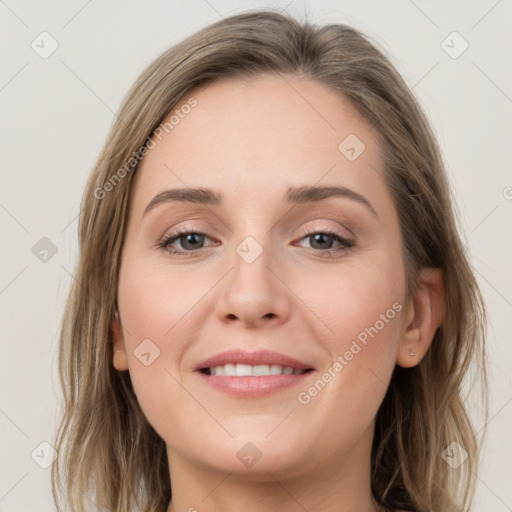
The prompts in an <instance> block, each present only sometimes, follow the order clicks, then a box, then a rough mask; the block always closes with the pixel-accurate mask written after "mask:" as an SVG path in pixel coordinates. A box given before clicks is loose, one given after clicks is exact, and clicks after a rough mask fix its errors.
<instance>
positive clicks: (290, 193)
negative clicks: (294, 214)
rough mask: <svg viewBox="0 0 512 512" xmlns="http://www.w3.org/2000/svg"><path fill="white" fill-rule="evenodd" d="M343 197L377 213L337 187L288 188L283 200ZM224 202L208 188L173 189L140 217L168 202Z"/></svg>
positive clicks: (158, 197)
mask: <svg viewBox="0 0 512 512" xmlns="http://www.w3.org/2000/svg"><path fill="white" fill-rule="evenodd" d="M334 196H338V197H345V198H347V199H351V200H353V201H357V202H359V203H361V204H363V205H364V206H366V207H367V208H368V209H369V210H370V211H371V212H372V213H373V214H374V215H375V216H377V217H378V215H377V212H376V211H375V209H374V208H373V206H372V205H371V203H370V201H368V199H366V197H364V196H362V195H361V194H359V193H357V192H355V191H353V190H351V189H349V188H346V187H338V186H329V187H306V186H304V187H297V188H293V187H290V188H289V189H288V190H287V191H286V194H285V197H284V200H285V201H286V202H288V203H293V204H303V203H309V202H316V201H322V200H324V199H328V198H329V197H334ZM223 200H224V196H223V195H222V192H220V191H218V190H213V189H210V188H174V189H168V190H164V191H162V192H160V193H159V194H157V195H156V196H155V197H153V199H151V201H150V202H149V204H148V205H147V206H146V208H145V210H144V213H143V214H142V216H143V217H144V215H146V214H147V213H148V212H149V211H150V210H152V209H153V208H155V207H156V206H157V205H159V204H162V203H167V202H170V201H181V202H187V203H197V204H206V205H219V204H221V203H222V201H223Z"/></svg>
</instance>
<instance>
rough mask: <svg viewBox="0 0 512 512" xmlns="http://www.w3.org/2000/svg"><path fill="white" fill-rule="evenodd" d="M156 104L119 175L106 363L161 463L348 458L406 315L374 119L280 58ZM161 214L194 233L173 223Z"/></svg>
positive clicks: (364, 448)
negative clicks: (119, 228) (123, 384)
mask: <svg viewBox="0 0 512 512" xmlns="http://www.w3.org/2000/svg"><path fill="white" fill-rule="evenodd" d="M191 96H192V97H193V98H194V99H195V101H196V102H197V104H195V102H194V101H193V100H191ZM189 100H190V102H189V103H188V104H189V105H192V104H193V105H195V106H193V107H191V108H186V107H185V108H183V105H185V104H187V101H189ZM176 110H177V111H178V113H176V112H175V111H176ZM171 115H174V116H175V117H174V119H173V120H172V122H171V121H170V119H171ZM166 121H170V124H169V125H168V129H167V132H168V133H166V131H165V130H160V131H159V132H158V133H159V137H155V138H154V143H155V144H154V146H153V145H152V149H151V150H149V151H148V153H147V154H146V156H145V157H144V159H143V161H142V162H141V165H140V166H139V169H138V170H137V176H136V179H135V181H134V184H133V186H134V189H133V191H132V193H133V195H132V197H131V204H130V215H129V222H128V226H127V233H126V238H125V243H124V247H123V253H122V262H121V269H120V282H119V290H118V304H119V314H120V319H121V323H122V326H123V332H122V337H121V335H120V334H119V331H117V334H116V336H115V345H116V348H118V349H121V350H122V351H121V352H117V353H116V354H115V356H114V366H115V367H116V368H117V369H118V370H126V369H128V370H129V372H130V377H131V380H132V382H133V386H134V389H135V392H136V394H137V398H138V400H139V402H140V405H141V407H142V409H143V411H144V414H145V415H146V417H147V419H148V421H149V422H150V423H151V425H152V426H153V428H154V429H155V430H156V431H157V432H158V434H159V435H160V436H161V437H162V438H163V439H164V441H165V442H166V444H167V447H168V455H169V460H170V464H171V470H172V464H178V461H182V462H186V463H187V464H197V465H199V466H203V467H204V466H206V467H209V468H215V469H218V470H221V471H223V472H227V471H232V472H238V473H244V472H245V473H249V472H252V473H255V472H256V473H258V472H262V473H263V472H267V471H271V472H272V474H273V475H276V474H278V473H279V474H281V475H288V476H292V475H297V474H300V473H307V472H308V471H309V472H311V471H313V469H315V468H318V467H319V464H322V465H323V466H322V467H324V468H328V467H329V465H330V464H332V467H335V466H336V465H338V466H336V467H339V461H340V460H347V461H351V462H352V466H351V471H354V470H355V469H356V470H357V467H361V466H357V465H358V464H361V461H366V460H367V458H368V457H369V453H370V446H371V439H372V435H373V420H374V417H375V415H376V413H377V410H378V408H379V405H380V404H381V402H382V399H383V397H384V395H385V392H386V389H387V386H388V383H389V380H390V378H391V374H392V372H393V369H394V367H395V364H396V362H397V355H398V354H399V353H400V351H401V350H402V348H401V345H400V342H401V340H402V338H403V335H404V331H405V329H406V324H407V322H406V320H405V317H406V310H405V307H404V308H403V309H402V306H403V304H404V300H405V271H404V261H403V258H402V247H401V236H400V230H399V224H398V218H397V214H396V211H395V207H394V204H393V201H392V198H391V195H390V193H389V191H388V190H387V188H386V186H385V184H384V182H383V178H382V176H383V168H382V163H381V159H380V155H379V145H378V141H377V138H376V132H375V131H373V130H372V128H371V126H370V125H368V124H367V122H365V121H364V120H363V119H362V117H361V116H359V115H358V114H357V112H356V111H355V110H354V109H353V108H352V107H351V105H350V103H349V102H348V101H347V100H346V99H344V98H343V97H341V96H340V95H339V94H337V93H335V92H333V91H331V90H329V89H327V88H326V87H325V86H323V85H320V84H319V83H316V82H312V81H310V80H301V79H299V78H297V77H295V76H293V75H282V76H280V75H261V76H258V77H256V78H251V79H248V80H242V79H236V80H230V81H221V82H217V83H214V84H211V85H208V86H205V87H201V88H199V89H196V90H194V91H193V92H192V93H191V95H189V96H187V98H186V99H184V100H183V101H182V102H181V103H180V105H178V106H177V107H176V109H174V110H173V112H172V113H171V114H169V116H168V117H167V119H166ZM169 126H172V129H169ZM316 187H319V188H323V187H339V189H337V190H338V192H337V193H329V189H325V190H323V191H322V190H318V191H316V192H314V191H312V190H309V189H310V188H316ZM199 188H200V189H209V190H211V191H212V194H215V195H217V196H222V197H221V198H219V200H218V201H207V200H206V199H207V198H208V197H209V196H208V194H198V193H194V191H195V190H196V189H199ZM178 189H179V190H180V191H182V192H181V194H182V195H181V199H180V198H179V197H176V196H175V198H174V199H170V198H169V197H170V196H168V198H167V199H168V200H164V201H157V202H153V205H152V207H150V208H149V209H148V205H149V204H150V203H151V202H152V201H153V199H154V198H155V197H157V196H159V194H162V193H163V192H164V191H173V190H174V191H176V190H178ZM330 190H331V192H333V191H334V189H330ZM189 196H191V197H192V198H196V199H201V201H198V200H195V201H190V200H189V201H185V200H183V199H184V198H186V197H189ZM146 210H147V211H146ZM177 230H180V231H183V232H186V233H187V232H188V233H196V234H195V235H193V234H192V235H189V236H186V235H184V236H181V238H179V237H178V238H175V239H174V240H172V237H173V236H174V234H175V232H176V231H177ZM329 233H334V235H331V234H329ZM169 237H171V240H170V241H168V242H167V244H166V245H165V246H164V247H159V244H160V243H161V242H162V243H163V241H164V240H165V239H166V238H169ZM337 237H339V238H337ZM173 251H175V253H173ZM226 351H237V353H236V354H238V356H239V357H238V359H237V358H236V357H235V356H233V355H232V354H231V355H229V354H228V355H226V356H225V357H224V356H223V355H222V354H223V353H224V352H226ZM260 351H265V352H261V353H259V352H260ZM219 354H221V355H220V356H219V357H220V359H217V360H216V361H213V362H208V361H207V360H208V359H210V358H212V357H215V356H218V355H219ZM286 358H288V359H290V358H293V360H288V361H287V360H286ZM226 365H227V366H226ZM210 366H213V367H215V366H219V367H220V368H221V369H220V372H222V373H224V375H221V374H216V375H208V374H207V373H208V370H205V368H206V367H210ZM282 367H290V368H294V370H293V372H294V373H293V374H292V375H289V374H288V373H289V372H290V371H291V370H284V373H285V374H284V375H283V374H282V373H283V370H282ZM305 369H309V370H308V371H306V372H305V373H303V370H305ZM299 370H302V371H299ZM214 371H215V370H213V372H214ZM232 372H234V373H235V374H236V375H238V376H233V375H232ZM268 373H272V375H268ZM246 374H252V376H250V375H246ZM254 374H256V375H254ZM354 465H356V466H354Z"/></svg>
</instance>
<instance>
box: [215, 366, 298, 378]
mask: <svg viewBox="0 0 512 512" xmlns="http://www.w3.org/2000/svg"><path fill="white" fill-rule="evenodd" d="M209 370H210V375H222V376H224V377H253V376H267V375H300V374H302V373H305V371H306V370H297V369H295V368H292V367H291V366H279V365H277V364H273V365H268V364H258V365H256V366H251V365H250V364H225V365H222V366H214V367H212V368H209Z"/></svg>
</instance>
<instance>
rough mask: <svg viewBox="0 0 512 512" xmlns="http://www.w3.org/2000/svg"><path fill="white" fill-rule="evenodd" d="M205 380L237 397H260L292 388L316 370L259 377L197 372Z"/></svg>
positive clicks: (213, 386) (210, 384)
mask: <svg viewBox="0 0 512 512" xmlns="http://www.w3.org/2000/svg"><path fill="white" fill-rule="evenodd" d="M196 373H197V374H198V375H199V377H200V378H201V379H203V381H204V382H205V383H206V384H208V385H209V386H211V387H212V388H214V389H217V390H218V391H222V392H224V393H227V394H228V395H231V396H233V397H237V398H260V397H263V396H268V395H270V394H272V393H276V392H278V391H281V390H284V389H288V388H291V387H293V386H296V385H298V384H300V383H303V382H304V380H305V379H307V378H309V377H310V376H311V375H312V374H313V373H315V372H314V371H309V372H306V373H300V374H297V375H264V376H257V377H224V376H222V375H218V376H217V375H207V374H205V373H203V372H200V371H197V372H196Z"/></svg>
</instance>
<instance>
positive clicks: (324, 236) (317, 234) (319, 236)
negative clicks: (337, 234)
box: [310, 233, 332, 249]
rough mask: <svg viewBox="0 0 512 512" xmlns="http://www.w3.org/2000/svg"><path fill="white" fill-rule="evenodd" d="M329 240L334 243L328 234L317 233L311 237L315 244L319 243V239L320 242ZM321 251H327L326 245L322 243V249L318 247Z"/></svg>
mask: <svg viewBox="0 0 512 512" xmlns="http://www.w3.org/2000/svg"><path fill="white" fill-rule="evenodd" d="M326 237H327V238H328V239H331V242H332V235H328V234H324V233H316V234H314V235H310V238H312V239H313V240H314V243H316V242H318V241H319V239H320V242H321V241H322V240H323V239H325V238H326ZM314 243H312V244H311V245H312V247H313V246H314ZM318 248H319V249H325V244H322V243H320V247H318ZM329 248H330V244H329Z"/></svg>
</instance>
